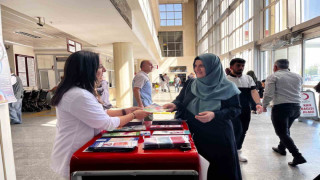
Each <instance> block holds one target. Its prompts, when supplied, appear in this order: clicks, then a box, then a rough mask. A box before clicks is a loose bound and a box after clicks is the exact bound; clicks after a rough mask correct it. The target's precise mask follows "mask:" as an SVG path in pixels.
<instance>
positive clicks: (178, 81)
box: [174, 75, 181, 92]
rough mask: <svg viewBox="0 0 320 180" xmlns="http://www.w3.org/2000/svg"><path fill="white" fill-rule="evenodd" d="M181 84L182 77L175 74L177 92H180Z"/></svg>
mask: <svg viewBox="0 0 320 180" xmlns="http://www.w3.org/2000/svg"><path fill="white" fill-rule="evenodd" d="M180 84H181V79H180V78H179V76H178V75H175V78H174V89H175V92H179V88H180Z"/></svg>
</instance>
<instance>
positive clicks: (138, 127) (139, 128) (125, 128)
mask: <svg viewBox="0 0 320 180" xmlns="http://www.w3.org/2000/svg"><path fill="white" fill-rule="evenodd" d="M145 130H146V126H145V125H136V126H123V127H118V128H117V129H114V130H113V131H109V132H121V131H145Z"/></svg>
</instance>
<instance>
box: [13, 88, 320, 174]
mask: <svg viewBox="0 0 320 180" xmlns="http://www.w3.org/2000/svg"><path fill="white" fill-rule="evenodd" d="M172 90H173V89H172ZM171 92H172V91H171ZM176 95H177V93H158V94H155V95H154V96H153V97H154V98H153V99H154V102H156V103H158V104H160V105H162V104H165V103H167V102H170V101H172V100H173V99H174V98H175V97H176ZM55 124H56V117H55V111H54V110H51V111H43V112H40V113H24V115H23V124H21V125H12V126H11V127H12V137H13V149H14V156H15V166H16V173H17V179H18V180H37V179H39V180H51V179H52V180H53V179H57V180H60V179H61V178H59V177H58V176H57V175H56V174H55V173H53V172H52V171H51V169H50V167H49V164H50V154H51V149H52V145H53V141H54V136H55ZM291 134H292V135H291V136H292V138H293V139H294V141H295V143H296V145H297V146H298V148H299V149H300V150H301V152H302V153H303V155H304V156H305V158H306V159H307V161H308V163H306V164H303V165H300V166H298V167H290V166H288V165H287V163H288V161H291V160H292V156H291V155H290V154H287V156H280V155H278V154H276V153H274V152H273V151H272V150H271V147H272V146H275V145H277V143H278V137H277V136H276V135H275V133H274V130H273V126H272V124H271V121H270V115H269V114H268V113H264V114H261V115H252V119H251V124H250V128H249V131H248V133H247V137H246V139H245V143H244V146H243V154H244V155H245V156H247V158H248V163H241V169H242V176H243V179H245V180H311V179H313V178H315V177H316V176H317V175H318V174H319V173H320V123H319V122H316V121H312V120H305V121H303V122H298V121H296V122H295V123H294V124H293V126H292V128H291Z"/></svg>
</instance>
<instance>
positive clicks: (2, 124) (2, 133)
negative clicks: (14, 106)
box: [0, 104, 16, 180]
mask: <svg viewBox="0 0 320 180" xmlns="http://www.w3.org/2000/svg"><path fill="white" fill-rule="evenodd" d="M0 114H1V116H0V142H1V144H0V148H1V154H0V159H1V160H0V162H1V161H2V164H1V165H0V168H2V170H0V172H1V171H4V174H1V173H0V179H1V178H2V177H3V179H6V180H14V179H16V171H15V165H14V156H13V148H12V138H11V128H10V118H9V108H8V104H2V105H0ZM3 175H4V176H3Z"/></svg>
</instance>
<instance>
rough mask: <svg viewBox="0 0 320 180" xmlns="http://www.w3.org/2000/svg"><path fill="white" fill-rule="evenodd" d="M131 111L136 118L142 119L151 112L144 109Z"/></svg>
mask: <svg viewBox="0 0 320 180" xmlns="http://www.w3.org/2000/svg"><path fill="white" fill-rule="evenodd" d="M133 113H134V114H135V116H136V117H135V118H136V119H144V118H145V117H147V116H148V115H150V114H152V113H150V112H147V111H144V110H136V111H134V112H133Z"/></svg>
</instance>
